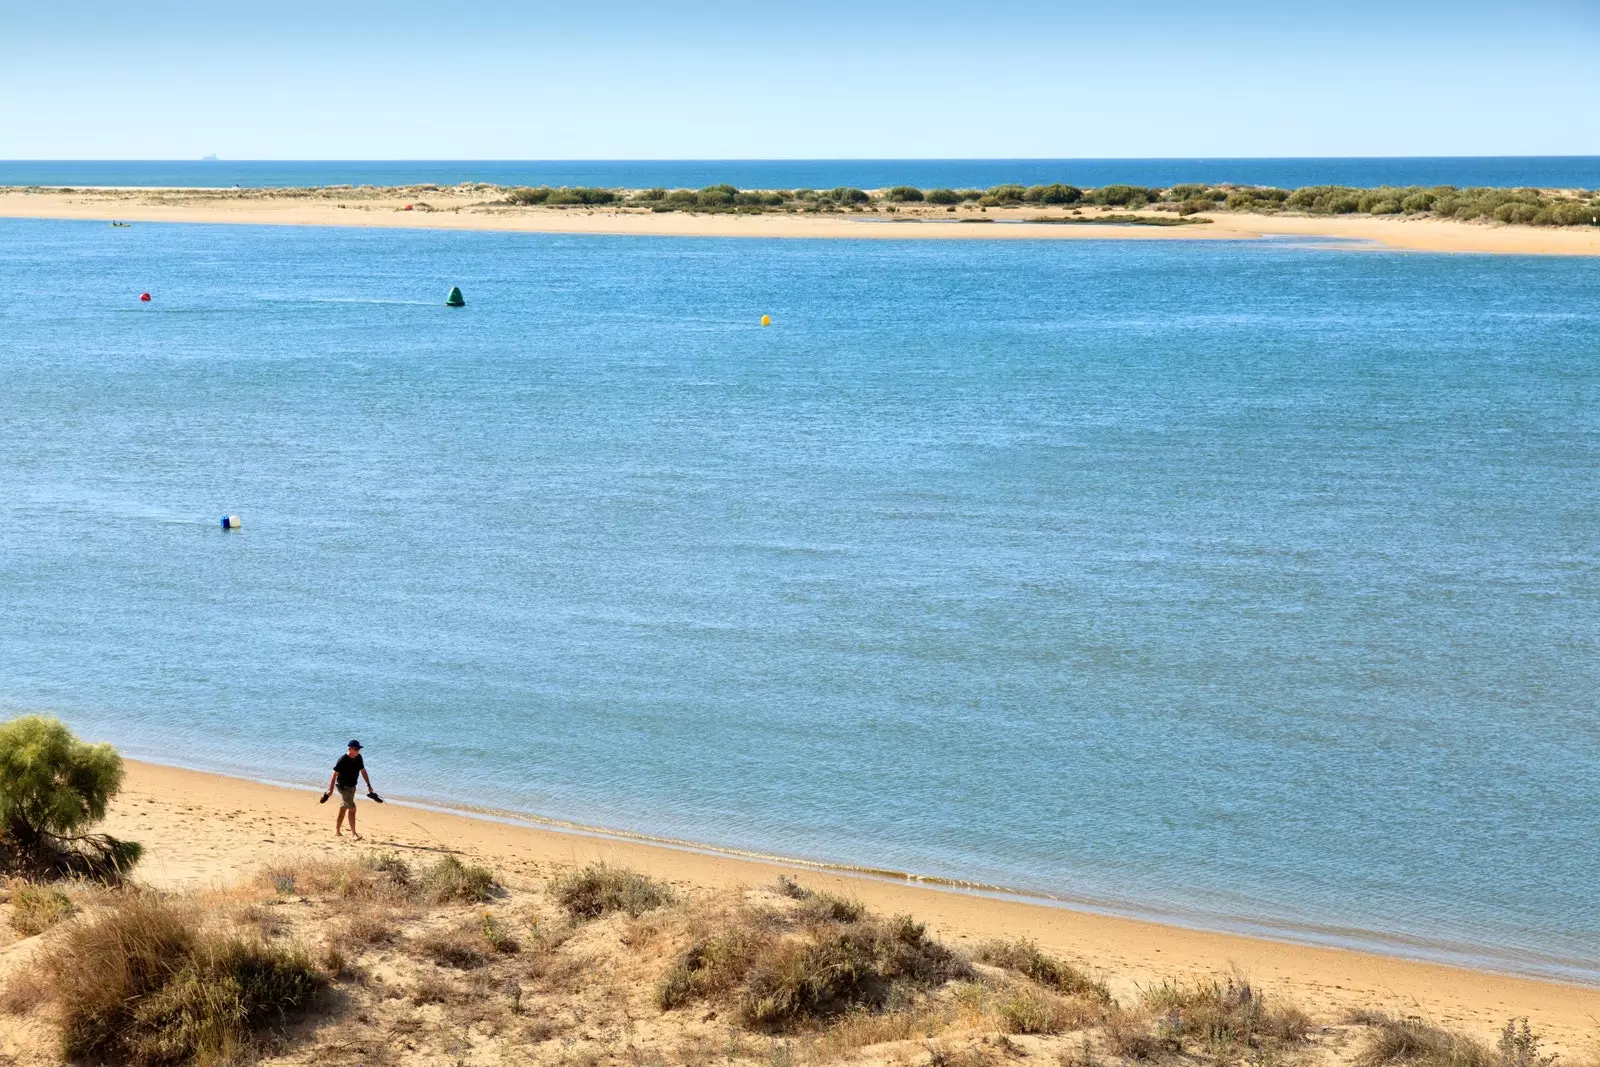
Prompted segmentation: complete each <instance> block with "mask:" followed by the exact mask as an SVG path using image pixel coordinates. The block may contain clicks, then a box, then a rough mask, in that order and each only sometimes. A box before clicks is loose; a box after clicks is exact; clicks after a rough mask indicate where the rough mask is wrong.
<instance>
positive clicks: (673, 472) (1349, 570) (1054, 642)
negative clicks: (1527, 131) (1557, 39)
mask: <svg viewBox="0 0 1600 1067" xmlns="http://www.w3.org/2000/svg"><path fill="white" fill-rule="evenodd" d="M451 285H459V286H461V288H462V289H463V291H464V292H465V294H466V298H467V302H468V303H467V306H466V307H465V308H462V309H451V308H446V307H444V306H443V298H444V295H445V292H446V291H447V289H448V288H449V287H450V286H451ZM0 288H3V289H4V291H5V292H6V293H7V294H8V296H9V299H7V300H6V301H5V302H4V303H3V304H0V590H3V595H0V712H4V713H6V714H12V713H23V712H31V711H46V712H51V713H55V714H58V715H60V716H61V717H62V718H64V719H65V720H67V721H68V722H69V723H70V724H71V725H72V726H73V727H74V728H75V729H77V730H78V731H80V732H81V733H82V734H83V735H85V736H87V737H91V738H96V739H106V740H110V741H112V742H114V743H116V744H117V745H119V746H120V747H121V748H122V749H123V751H125V752H126V753H128V754H129V755H133V756H137V757H141V758H147V759H154V760H159V761H163V762H169V763H176V764H181V765H185V766H191V767H196V768H201V769H206V770H216V771H225V772H228V773H233V774H241V775H248V776H258V777H262V778H267V779H271V780H277V781H290V782H304V783H307V784H308V793H307V797H308V801H307V804H308V807H307V815H308V818H310V817H316V816H317V812H318V810H319V809H317V808H316V806H315V798H314V796H313V795H312V794H313V793H314V792H315V789H316V787H317V786H318V785H320V783H321V782H322V781H323V780H325V778H326V775H327V768H328V767H329V766H330V765H331V764H332V761H333V759H334V757H335V756H337V755H338V754H339V751H340V749H341V748H342V746H343V743H344V742H345V741H346V740H347V739H348V738H350V737H359V738H360V739H361V740H362V741H363V742H364V743H365V744H366V745H367V756H368V762H369V764H370V766H371V767H372V770H373V776H374V780H375V781H376V782H377V783H378V785H379V788H380V789H382V790H383V791H384V792H385V793H392V794H393V795H395V796H396V797H410V798H415V799H421V800H426V801H431V802H435V803H444V804H461V805H475V806H481V807H487V808H491V809H495V810H499V811H505V812H520V813H527V814H531V815H537V816H542V817H548V818H555V819H564V820H572V821H576V822H581V823H584V824H589V825H599V826H604V827H610V828H614V829H617V830H621V831H627V832H633V833H640V834H649V835H659V836H666V837H672V838H677V839H683V840H689V841H697V842H705V843H708V844H711V845H715V846H720V847H728V848H739V849H749V850H755V851H760V852H765V853H772V854H780V855H788V856H795V857H802V858H808V859H814V860H819V861H827V862H836V863H843V864H857V865H866V866H871V867H876V868H891V869H896V870H903V871H909V872H915V873H917V874H921V875H928V876H935V877H942V878H948V879H956V880H964V881H969V882H975V883H982V884H985V885H992V886H999V887H1006V888H1008V889H1010V890H1015V891H1018V892H1023V893H1032V894H1040V895H1043V896H1048V897H1051V898H1054V899H1058V900H1062V901H1067V902H1073V903H1076V904H1078V905H1080V906H1087V907H1092V908H1098V909H1101V910H1106V911H1111V912H1116V913H1121V914H1132V915H1140V916H1148V917H1155V918H1161V919H1165V920H1167V921H1173V922H1179V923H1184V924H1188V925H1193V926H1197V927H1204V928H1214V929H1224V930H1237V931H1245V932H1250V933H1261V934H1267V935H1270V936H1276V937H1285V938H1290V939H1295V940H1300V941H1307V942H1314V943H1329V944H1340V945H1350V946H1355V947H1363V948H1369V949H1375V950H1379V951H1388V952H1396V953H1401V954H1405V955H1412V956H1420V957H1424V958H1432V959H1441V960H1448V961H1453V962H1461V963H1469V964H1474V965H1478V966H1488V967H1495V968H1500V969H1504V970H1509V971H1516V972H1523V973H1533V974H1546V975H1554V976H1560V977H1565V978H1572V979H1577V980H1582V981H1591V982H1593V981H1600V963H1597V961H1600V913H1597V912H1596V910H1595V909H1594V908H1593V907H1592V906H1591V905H1592V901H1593V889H1594V886H1595V885H1596V884H1600V805H1596V803H1595V800H1594V798H1595V783H1596V782H1597V781H1600V722H1597V720H1596V717H1595V713H1594V709H1595V704H1594V700H1595V693H1596V692H1597V691H1600V655H1597V651H1600V649H1597V647H1596V646H1597V638H1600V565H1597V564H1600V557H1597V549H1596V541H1595V531H1596V530H1597V529H1600V484H1597V483H1600V418H1597V416H1600V350H1597V346H1596V338H1597V337H1600V262H1597V261H1595V260H1592V259H1581V258H1572V259H1565V258H1555V257H1516V256H1487V255H1426V254H1404V253H1393V252H1384V251H1372V250H1360V251H1353V250H1351V249H1349V248H1346V247H1339V246H1332V245H1325V246H1317V245H1313V244H1307V243H1304V242H1297V241H1290V240H1278V241H1265V242H1254V243H1231V242H1217V241H1203V242H1202V241H1196V242H1192V243H1190V242H1160V243H1154V242H1151V243H1146V242H1115V241H1107V242H1101V241H1088V240H1072V241H1037V242H1033V241H1006V242H986V241H938V242H935V241H922V242H919V241H861V242H851V241H831V240H787V241H786V240H771V241H767V240H757V239H743V240H716V239H671V238H655V237H625V236H556V235H541V234H514V233H470V232H430V231H416V230H400V229H396V230H377V229H373V230H356V229H349V230H344V229H334V228H316V229H298V228H290V227H282V228H270V227H249V226H199V225H196V226H188V225H136V226H134V227H132V228H128V229H113V228H111V227H108V226H105V225H104V224H94V223H87V222H73V221H37V220H0ZM144 291H148V292H150V293H151V294H152V297H153V299H152V301H151V302H149V303H148V304H142V303H141V302H140V301H139V300H138V296H139V294H140V293H141V292H144ZM763 314H769V315H771V317H772V326H771V327H770V328H762V327H760V326H759V325H758V321H759V319H760V316H761V315H763ZM228 513H232V514H236V515H238V516H240V518H241V519H242V520H243V529H242V530H241V531H238V532H235V533H229V532H224V531H223V530H222V529H220V527H219V524H218V518H219V517H220V516H221V515H224V514H228Z"/></svg>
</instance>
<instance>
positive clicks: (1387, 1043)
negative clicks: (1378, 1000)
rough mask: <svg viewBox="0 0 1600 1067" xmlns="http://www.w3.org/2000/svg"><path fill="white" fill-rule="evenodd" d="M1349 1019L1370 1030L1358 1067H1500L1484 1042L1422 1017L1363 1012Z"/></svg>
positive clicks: (1362, 1048) (1357, 1056)
mask: <svg viewBox="0 0 1600 1067" xmlns="http://www.w3.org/2000/svg"><path fill="white" fill-rule="evenodd" d="M1346 1018H1347V1021H1348V1022H1352V1023H1356V1024H1358V1025H1362V1026H1365V1027H1367V1028H1368V1029H1367V1036H1366V1040H1365V1041H1364V1042H1363V1043H1362V1045H1361V1048H1360V1051H1359V1052H1358V1053H1357V1054H1356V1058H1355V1062H1356V1063H1357V1064H1358V1065H1359V1067H1392V1065H1395V1067H1397V1065H1402V1064H1403V1065H1407V1067H1500V1065H1499V1064H1498V1063H1497V1061H1496V1059H1495V1056H1494V1053H1492V1052H1491V1051H1490V1050H1489V1049H1488V1048H1487V1047H1486V1046H1484V1045H1483V1044H1482V1043H1481V1042H1478V1041H1475V1040H1474V1039H1472V1038H1471V1037H1468V1036H1467V1035H1466V1034H1462V1033H1458V1032H1457V1031H1454V1030H1447V1029H1445V1028H1444V1027H1442V1026H1437V1025H1435V1024H1433V1023H1430V1022H1428V1021H1427V1020H1425V1019H1423V1018H1421V1017H1420V1016H1416V1015H1390V1014H1388V1013H1385V1012H1371V1011H1360V1012H1352V1013H1351V1014H1350V1015H1349V1016H1347V1017H1346Z"/></svg>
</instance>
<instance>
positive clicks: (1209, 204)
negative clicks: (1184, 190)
mask: <svg viewBox="0 0 1600 1067" xmlns="http://www.w3.org/2000/svg"><path fill="white" fill-rule="evenodd" d="M1216 206H1217V205H1216V202H1215V201H1212V200H1202V199H1200V198H1199V197H1195V198H1193V199H1190V200H1185V201H1183V203H1181V204H1179V205H1178V214H1179V215H1182V216H1185V217H1187V216H1189V215H1194V214H1197V213H1198V212H1201V211H1210V210H1212V209H1213V208H1215V207H1216Z"/></svg>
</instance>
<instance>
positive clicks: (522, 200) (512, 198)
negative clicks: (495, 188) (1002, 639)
mask: <svg viewBox="0 0 1600 1067" xmlns="http://www.w3.org/2000/svg"><path fill="white" fill-rule="evenodd" d="M553 192H555V190H554V189H551V188H550V187H549V186H548V185H543V186H540V187H539V188H537V189H528V188H522V189H512V190H510V191H509V192H507V193H506V203H508V204H520V205H523V206H527V205H529V204H542V203H544V202H545V201H546V200H549V199H550V194H551V193H553Z"/></svg>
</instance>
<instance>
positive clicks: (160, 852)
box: [105, 761, 1600, 1059]
mask: <svg viewBox="0 0 1600 1067" xmlns="http://www.w3.org/2000/svg"><path fill="white" fill-rule="evenodd" d="M321 788H322V783H320V782H319V783H315V784H312V783H308V784H307V785H306V787H305V788H302V789H287V788H280V787H276V786H270V785H262V784H259V783H255V782H250V781H245V780H241V779H234V778H227V777H222V776H218V775H210V774H202V773H197V772H193V771H185V770H175V769H171V768H166V767H159V766H153V765H150V764H143V763H134V762H131V761H130V762H129V764H128V779H127V786H126V789H125V791H124V792H123V794H122V795H121V796H120V797H119V798H118V799H117V801H116V803H115V805H114V808H113V811H112V812H111V815H110V817H109V818H108V820H107V823H106V827H105V828H106V829H107V830H108V831H109V832H111V833H114V834H117V835H118V836H122V837H127V838H131V839H132V840H135V841H139V842H141V843H143V844H144V846H145V849H146V854H145V859H144V861H143V862H142V863H141V865H140V868H139V874H140V876H141V877H142V878H143V879H145V880H147V881H149V882H151V883H153V884H155V885H157V886H161V887H166V888H174V889H177V888H209V887H220V886H224V885H227V884H230V883H234V882H236V881H238V880H240V879H242V878H245V877H247V876H248V875H249V874H250V873H251V872H253V871H254V870H255V869H257V868H258V867H260V866H261V865H263V864H267V863H271V862H273V861H274V860H275V859H282V858H284V857H285V856H300V857H306V856H313V857H314V856H316V855H323V854H327V855H339V854H350V853H352V852H354V851H356V850H361V849H375V850H401V851H404V852H406V853H407V854H412V855H416V854H419V853H424V852H437V851H441V850H444V851H459V852H461V853H463V854H465V855H466V856H467V857H470V858H471V859H472V860H474V861H476V862H479V863H482V864H484V865H486V866H489V867H492V868H494V869H496V870H499V871H501V872H504V873H505V874H506V875H507V876H510V877H522V878H525V879H526V878H534V877H539V876H540V875H541V874H543V873H547V872H548V871H549V870H550V869H551V867H552V866H553V865H580V864H585V863H588V862H590V861H592V860H596V859H602V860H605V861H607V862H610V863H614V864H620V865H624V866H628V867H632V868H635V869H637V870H640V871H643V872H645V873H648V874H650V875H653V876H655V877H657V878H661V879H664V880H666V881H670V882H673V883H675V884H680V885H691V886H698V887H704V888H706V889H726V888H730V887H736V886H758V885H763V884H768V883H771V882H773V881H774V880H775V879H776V878H777V876H778V875H779V874H781V873H785V872H788V873H793V872H794V869H793V868H788V867H785V866H783V865H781V864H778V863H772V862H761V861H755V860H749V859H741V858H735V857H730V856H724V855H716V854H706V853H703V852H695V851H689V850H684V849H675V848H669V847H664V846H659V845H653V844H647V843H641V842H637V841H630V840H622V839H614V838H607V837H604V836H598V835H585V834H574V833H565V832H558V831H554V830H545V829H539V828H534V827H529V826H526V825H516V824H509V823H506V822H500V821H493V820H489V819H480V818H473V817H469V816H466V815H461V814H451V813H443V812H437V811H432V810H428V809H424V808H419V807H414V806H409V805H405V804H402V803H397V802H394V801H391V802H390V803H388V804H385V805H383V806H381V807H380V806H378V805H375V804H370V803H363V804H362V805H361V808H360V829H361V832H362V833H363V834H364V835H365V838H366V840H365V841H364V842H362V843H360V844H357V843H355V842H353V841H350V840H349V839H348V838H346V839H343V840H341V839H336V838H335V837H334V836H333V819H334V808H333V806H332V805H331V804H330V805H327V806H321V805H319V804H318V803H317V796H318V793H319V792H320V790H321ZM802 873H803V876H804V879H805V881H806V883H807V884H808V885H814V886H817V887H818V888H832V889H833V890H834V891H836V892H842V893H844V894H846V895H849V896H853V897H856V898H858V899H860V900H862V901H863V902H864V903H866V904H867V905H868V906H869V907H871V908H873V909H875V910H877V911H879V912H882V913H889V914H892V913H909V914H912V915H914V916H916V917H917V918H918V919H921V920H923V921H925V922H927V923H928V924H929V926H930V928H932V929H933V931H934V932H935V933H936V934H938V936H940V937H942V938H944V939H945V940H947V941H949V942H951V943H953V944H956V945H960V944H963V943H975V942H976V941H978V940H982V939H986V938H991V937H1006V938H1012V937H1019V936H1025V937H1029V938H1034V939H1036V940H1037V941H1038V942H1039V944H1040V945H1041V947H1043V948H1044V949H1045V950H1047V951H1050V952H1053V953H1058V954H1061V955H1064V956H1066V957H1068V958H1070V959H1073V960H1077V961H1082V962H1083V963H1084V964H1085V965H1086V966H1089V967H1092V968H1094V969H1095V970H1096V971H1097V972H1099V973H1103V974H1105V975H1107V976H1109V977H1110V978H1111V980H1112V981H1113V987H1114V988H1121V989H1131V988H1133V987H1134V986H1135V985H1137V984H1140V983H1149V982H1153V981H1157V980H1160V979H1162V978H1178V977H1188V976H1199V975H1212V974H1217V973H1219V972H1223V973H1225V972H1228V971H1230V970H1232V969H1235V968H1237V969H1238V970H1240V971H1242V972H1244V973H1245V974H1247V975H1249V976H1250V977H1251V978H1252V979H1253V980H1255V981H1257V982H1259V983H1261V984H1263V985H1266V986H1268V987H1270V988H1272V989H1274V990H1277V991H1280V992H1281V993H1282V994H1283V995H1285V996H1287V997H1289V998H1291V999H1293V1000H1294V1001H1296V1002H1298V1003H1299V1004H1301V1005H1302V1006H1303V1007H1305V1008H1306V1009H1308V1010H1310V1011H1311V1012H1313V1014H1314V1015H1316V1016H1318V1017H1320V1018H1323V1019H1327V1020H1330V1021H1332V1020H1337V1019H1338V1018H1339V1017H1340V1016H1341V1015H1342V1013H1343V1012H1344V1011H1345V1010H1347V1009H1349V1008H1354V1007H1363V1008H1379V1009H1385V1010H1389V1011H1397V1012H1400V1013H1403V1014H1415V1015H1422V1016H1424V1017H1426V1018H1429V1019H1430V1020H1432V1021H1435V1022H1438V1023H1440V1024H1444V1025H1448V1026H1452V1027H1459V1028H1462V1029H1464V1030H1467V1031H1470V1032H1471V1033H1473V1034H1475V1035H1477V1036H1479V1037H1481V1038H1483V1039H1484V1040H1486V1041H1489V1042H1491V1043H1492V1041H1493V1039H1494V1038H1495V1036H1496V1035H1497V1034H1498V1032H1499V1029H1500V1027H1501V1026H1503V1025H1504V1024H1505V1022H1506V1020H1507V1019H1509V1018H1511V1017H1514V1016H1515V1017H1520V1016H1528V1017H1529V1018H1530V1019H1532V1020H1533V1021H1534V1024H1535V1026H1536V1028H1537V1029H1539V1030H1540V1031H1541V1032H1542V1033H1543V1034H1544V1035H1545V1036H1546V1037H1547V1038H1548V1039H1549V1041H1550V1042H1551V1044H1552V1047H1556V1048H1560V1049H1563V1050H1566V1052H1567V1053H1568V1058H1569V1059H1571V1058H1575V1057H1582V1056H1587V1055H1590V1054H1591V1053H1593V1052H1595V1051H1596V1050H1597V1048H1600V1044H1597V1041H1600V989H1595V988H1589V987H1582V986H1575V985H1564V984H1559V983H1555V982H1547V981H1538V980H1532V979H1527V978H1518V977H1512V976H1506V975H1500V974H1493V973H1486V972H1482V971H1473V970H1466V969H1462V968H1456V967H1448V966H1441V965H1437V964H1431V963H1422V962H1415V961H1409V960H1402V959H1394V958H1390V957H1386V956H1379V955H1371V954H1366V953H1361V952H1352V951H1344V950H1339V949H1330V948H1313V947H1307V946H1302V945H1293V944H1284V943H1280V942H1275V941H1268V940H1261V939H1257V938H1251V937H1242V936H1234V935H1227V934H1216V933H1205V932H1199V931H1194V930H1188V929H1184V928H1181V927H1174V926H1166V925H1162V924H1158V923H1151V922H1142V921H1137V920H1132V919H1122V918H1113V917H1108V916H1103V915H1097V914H1091V913H1086V912H1080V911H1074V910H1070V909H1068V908H1062V907H1055V906H1051V905H1048V904H1039V903H1030V902H1025V901H1019V900H1011V899H996V898H992V897H985V896H978V895H973V894H968V893H962V892H956V891H950V890H941V889H936V888H929V887H925V886H919V885H914V884H907V883H904V882H890V881H885V880H881V879H872V878H858V877H850V876H847V875H842V874H833V873H824V872H818V871H815V870H805V871H803V872H802Z"/></svg>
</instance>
